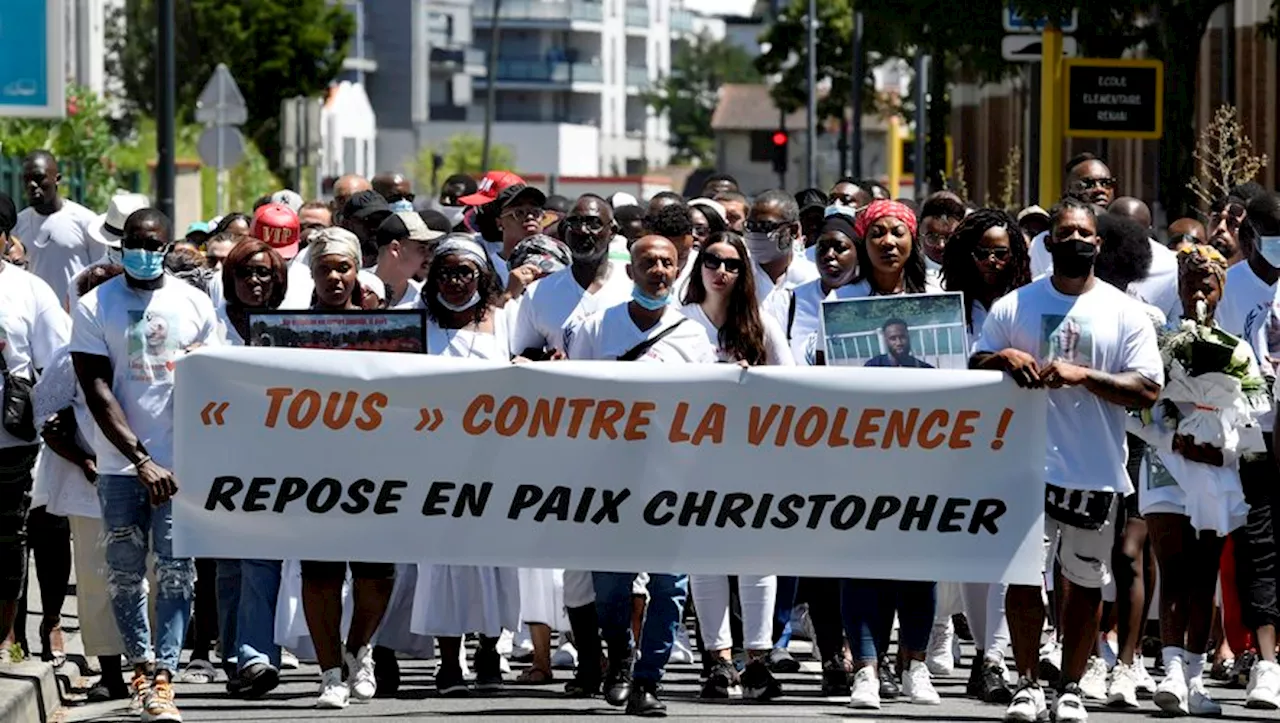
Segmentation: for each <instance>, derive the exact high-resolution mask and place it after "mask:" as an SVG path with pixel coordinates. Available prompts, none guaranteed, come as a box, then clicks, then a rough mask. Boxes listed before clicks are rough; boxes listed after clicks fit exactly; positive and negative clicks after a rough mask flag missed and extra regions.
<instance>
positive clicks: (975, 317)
mask: <svg viewBox="0 0 1280 723" xmlns="http://www.w3.org/2000/svg"><path fill="white" fill-rule="evenodd" d="M1029 283H1031V254H1030V251H1029V250H1028V244H1027V238H1026V236H1024V235H1023V234H1022V229H1021V228H1020V227H1019V226H1018V220H1017V219H1016V218H1014V217H1013V215H1012V214H1010V213H1008V212H1007V211H1003V210H1001V209H998V208H980V209H978V210H977V211H974V212H973V213H971V214H969V215H968V216H965V218H964V220H963V221H961V222H960V225H959V226H957V227H956V230H955V231H953V232H952V233H951V238H950V240H948V241H947V245H946V246H945V247H944V249H943V252H942V286H943V288H945V289H946V290H947V291H959V292H960V293H962V294H964V307H965V308H964V313H965V322H966V323H967V324H968V327H969V338H970V339H977V337H978V336H979V335H980V334H981V333H982V322H983V320H984V319H986V317H987V310H988V309H990V308H991V305H992V304H994V303H995V301H996V299H999V298H1000V297H1001V296H1004V295H1005V294H1007V293H1009V292H1010V291H1013V290H1014V289H1016V288H1018V287H1019V286H1026V285H1027V284H1029ZM970 619H971V620H972V618H970Z"/></svg>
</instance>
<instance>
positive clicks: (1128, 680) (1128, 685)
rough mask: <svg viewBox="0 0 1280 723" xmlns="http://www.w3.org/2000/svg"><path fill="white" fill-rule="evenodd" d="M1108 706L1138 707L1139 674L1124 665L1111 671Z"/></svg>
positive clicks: (1119, 665) (1118, 664)
mask: <svg viewBox="0 0 1280 723" xmlns="http://www.w3.org/2000/svg"><path fill="white" fill-rule="evenodd" d="M1107 705H1108V706H1110V707H1112V708H1137V707H1138V673H1137V671H1136V670H1134V669H1133V668H1130V667H1129V666H1127V665H1125V664H1124V663H1116V667H1114V668H1112V669H1111V682H1110V683H1109V684H1108V685H1107Z"/></svg>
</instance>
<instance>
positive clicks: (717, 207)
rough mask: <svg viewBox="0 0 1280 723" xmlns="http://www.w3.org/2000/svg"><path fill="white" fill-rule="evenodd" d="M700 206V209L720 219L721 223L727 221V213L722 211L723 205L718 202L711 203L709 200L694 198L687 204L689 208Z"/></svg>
mask: <svg viewBox="0 0 1280 723" xmlns="http://www.w3.org/2000/svg"><path fill="white" fill-rule="evenodd" d="M695 206H701V207H702V208H704V209H706V210H708V211H711V212H713V213H715V215H717V216H719V217H720V220H721V221H727V220H728V217H729V213H728V211H725V210H724V204H722V203H720V202H719V201H713V200H711V199H709V198H695V199H693V200H692V201H690V202H689V207H690V208H693V207H695Z"/></svg>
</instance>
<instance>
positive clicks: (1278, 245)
mask: <svg viewBox="0 0 1280 723" xmlns="http://www.w3.org/2000/svg"><path fill="white" fill-rule="evenodd" d="M1258 252H1259V253H1261V254H1262V258H1264V259H1266V260H1267V263H1269V264H1271V268H1273V269H1280V236H1261V237H1259V238H1258Z"/></svg>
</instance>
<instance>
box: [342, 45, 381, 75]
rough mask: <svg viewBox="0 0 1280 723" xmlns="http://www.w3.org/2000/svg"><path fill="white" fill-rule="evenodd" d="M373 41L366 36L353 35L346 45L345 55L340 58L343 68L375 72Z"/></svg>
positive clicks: (376, 65)
mask: <svg viewBox="0 0 1280 723" xmlns="http://www.w3.org/2000/svg"><path fill="white" fill-rule="evenodd" d="M376 57H377V55H376V54H375V53H374V45H373V41H372V40H370V39H369V38H368V37H364V38H360V37H355V38H352V39H351V42H350V43H349V44H348V45H347V57H346V58H344V59H343V60H342V69H343V70H352V71H357V72H361V73H375V72H377V70H378V61H377V60H375V58H376Z"/></svg>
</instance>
